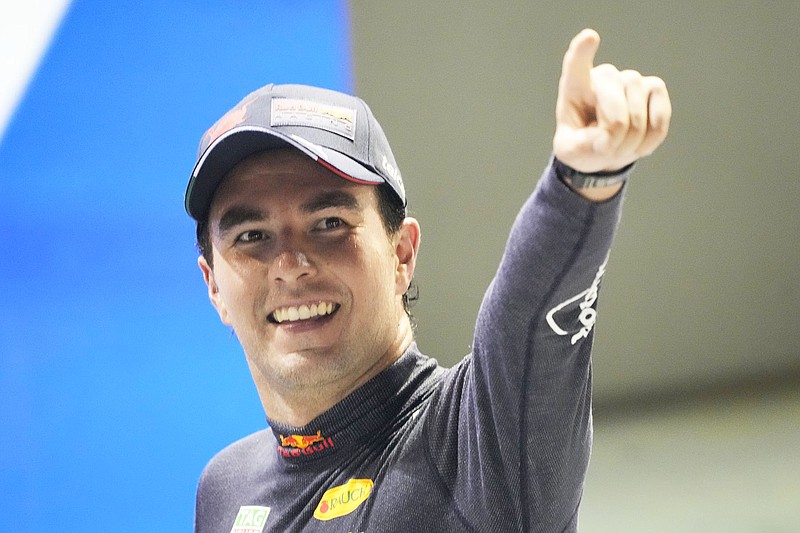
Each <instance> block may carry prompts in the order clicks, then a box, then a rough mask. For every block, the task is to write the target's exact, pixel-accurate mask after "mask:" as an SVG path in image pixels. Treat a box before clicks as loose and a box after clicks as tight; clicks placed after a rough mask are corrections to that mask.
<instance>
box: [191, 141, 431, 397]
mask: <svg viewBox="0 0 800 533" xmlns="http://www.w3.org/2000/svg"><path fill="white" fill-rule="evenodd" d="M208 226H209V233H210V241H211V244H212V248H213V254H214V255H213V265H214V266H213V269H212V268H211V267H210V266H209V265H208V263H207V262H206V261H205V260H204V259H203V258H202V257H201V258H200V259H199V260H198V261H199V264H200V268H201V269H202V271H203V274H204V277H205V279H206V282H207V284H208V288H209V296H210V298H211V301H212V303H213V305H214V307H215V308H216V309H217V311H218V312H219V315H220V318H221V319H222V321H223V322H224V323H225V324H227V325H229V326H232V327H233V329H234V331H235V332H236V335H237V336H238V338H239V341H240V342H241V343H242V346H243V348H244V351H245V354H246V355H247V359H248V363H249V365H250V368H251V371H252V373H253V377H254V379H255V381H256V384H257V385H258V386H259V388H260V389H261V388H262V387H264V386H265V387H267V388H268V390H269V391H273V392H281V391H282V392H298V391H300V392H302V391H304V390H305V391H313V390H315V389H319V388H323V389H329V390H332V391H342V392H343V393H346V392H349V391H352V390H353V389H355V388H356V387H357V386H359V385H361V384H363V383H364V382H365V381H367V380H368V379H369V378H371V377H372V376H374V375H375V374H377V373H378V372H379V371H380V370H382V369H383V368H385V367H386V366H388V365H389V364H391V362H393V361H394V360H395V359H396V358H397V356H399V355H400V354H401V353H402V351H403V350H404V349H405V348H406V346H407V344H408V342H409V339H410V329H409V328H410V326H409V325H408V319H407V317H406V315H405V312H404V311H403V307H402V295H403V294H404V293H405V291H406V289H407V288H408V284H409V283H410V281H411V277H412V276H413V270H414V262H415V258H416V251H417V246H418V243H419V227H418V226H417V224H416V222H415V221H413V219H406V222H404V223H403V226H402V227H401V229H400V231H398V232H397V234H395V235H387V233H386V230H385V228H384V226H383V223H382V221H381V218H380V215H379V212H378V207H377V198H376V194H375V189H374V187H372V186H368V185H359V184H355V183H352V182H349V181H347V180H345V179H343V178H340V177H338V176H335V175H334V174H333V173H331V172H330V171H328V170H327V169H325V168H324V167H323V166H322V165H320V164H319V163H317V162H315V161H313V160H311V159H310V158H308V157H306V156H304V155H302V154H300V153H299V152H296V151H294V150H289V149H284V150H271V151H268V152H263V153H260V154H256V155H254V156H252V157H250V158H248V159H246V160H244V161H243V162H242V163H240V164H239V165H238V166H236V167H235V168H234V169H233V171H231V173H230V174H228V176H227V177H226V178H225V179H224V181H223V182H222V184H221V185H220V187H219V189H218V190H217V192H216V193H215V196H214V200H213V202H212V204H211V209H210V214H209V219H208Z"/></svg>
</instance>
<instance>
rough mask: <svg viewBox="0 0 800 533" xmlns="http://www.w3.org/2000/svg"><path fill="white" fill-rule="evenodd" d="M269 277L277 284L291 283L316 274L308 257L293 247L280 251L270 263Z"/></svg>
mask: <svg viewBox="0 0 800 533" xmlns="http://www.w3.org/2000/svg"><path fill="white" fill-rule="evenodd" d="M270 270H271V272H270V273H271V277H272V279H273V280H275V281H277V282H283V283H293V282H296V281H298V280H300V279H301V278H303V277H307V276H311V275H313V274H314V273H315V272H316V269H315V267H314V264H313V263H312V262H311V260H310V259H309V257H308V255H306V253H305V252H303V251H302V250H299V249H297V248H296V247H294V246H286V247H284V249H282V250H281V251H280V252H279V253H278V255H277V256H276V257H275V260H274V261H273V263H272V268H271V269H270Z"/></svg>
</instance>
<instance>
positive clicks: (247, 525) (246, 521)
mask: <svg viewBox="0 0 800 533" xmlns="http://www.w3.org/2000/svg"><path fill="white" fill-rule="evenodd" d="M270 510H271V508H270V507H262V506H260V505H242V506H241V507H239V513H238V514H237V515H236V520H234V522H233V527H232V528H231V533H263V531H264V524H266V523H267V517H268V516H269V512H270Z"/></svg>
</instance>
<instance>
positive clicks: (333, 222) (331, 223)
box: [317, 217, 345, 230]
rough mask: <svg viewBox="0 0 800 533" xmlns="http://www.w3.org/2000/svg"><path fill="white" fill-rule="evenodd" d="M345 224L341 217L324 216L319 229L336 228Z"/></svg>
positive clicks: (318, 225) (318, 226)
mask: <svg viewBox="0 0 800 533" xmlns="http://www.w3.org/2000/svg"><path fill="white" fill-rule="evenodd" d="M344 225H345V223H344V220H342V219H341V218H339V217H327V218H323V219H322V220H321V221H320V222H319V223H318V224H317V229H320V230H334V229H338V228H341V227H343V226H344Z"/></svg>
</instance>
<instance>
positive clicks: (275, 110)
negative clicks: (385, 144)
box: [269, 98, 356, 141]
mask: <svg viewBox="0 0 800 533" xmlns="http://www.w3.org/2000/svg"><path fill="white" fill-rule="evenodd" d="M269 125H270V126H307V127H309V128H317V129H320V130H325V131H329V132H331V133H335V134H337V135H341V136H342V137H345V138H347V139H350V140H351V141H353V140H355V138H356V110H355V109H351V108H349V107H340V106H335V105H330V104H322V103H319V102H313V101H311V100H300V99H297V98H273V99H272V109H271V113H270V119H269Z"/></svg>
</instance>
